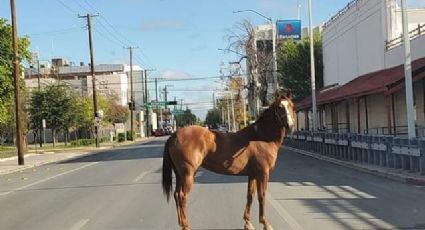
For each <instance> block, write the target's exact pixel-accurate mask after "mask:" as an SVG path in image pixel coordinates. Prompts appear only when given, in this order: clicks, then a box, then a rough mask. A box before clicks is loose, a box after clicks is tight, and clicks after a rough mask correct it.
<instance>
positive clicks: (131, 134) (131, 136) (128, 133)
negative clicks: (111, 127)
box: [127, 131, 136, 141]
mask: <svg viewBox="0 0 425 230" xmlns="http://www.w3.org/2000/svg"><path fill="white" fill-rule="evenodd" d="M135 136H136V132H134V131H133V132H131V131H127V140H128V141H133V140H134V138H133V137H135Z"/></svg>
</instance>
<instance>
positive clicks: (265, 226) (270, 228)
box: [263, 224, 273, 230]
mask: <svg viewBox="0 0 425 230" xmlns="http://www.w3.org/2000/svg"><path fill="white" fill-rule="evenodd" d="M263 229H264V230H273V227H272V226H271V225H270V224H268V225H264V228H263Z"/></svg>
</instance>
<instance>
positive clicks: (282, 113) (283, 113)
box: [274, 91, 295, 132]
mask: <svg viewBox="0 0 425 230" xmlns="http://www.w3.org/2000/svg"><path fill="white" fill-rule="evenodd" d="M291 97H292V93H291V91H289V92H288V93H287V94H286V95H285V94H281V93H279V92H277V93H276V95H275V101H274V107H275V109H276V115H277V116H278V118H277V119H279V122H280V123H281V124H282V125H283V126H285V127H286V128H287V129H288V131H289V132H293V131H294V128H295V116H294V114H295V113H294V110H295V105H294V103H293V102H292V100H291Z"/></svg>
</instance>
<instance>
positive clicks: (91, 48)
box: [78, 14, 100, 148]
mask: <svg viewBox="0 0 425 230" xmlns="http://www.w3.org/2000/svg"><path fill="white" fill-rule="evenodd" d="M97 16H99V14H96V15H92V14H87V15H85V16H81V15H78V17H79V18H87V28H88V34H89V47H90V71H91V76H92V85H93V112H94V119H95V120H94V122H95V125H94V132H95V136H96V148H98V147H99V143H100V139H99V126H100V117H99V112H98V109H97V96H96V76H95V72H94V54H93V41H92V33H91V30H92V26H91V18H92V17H97Z"/></svg>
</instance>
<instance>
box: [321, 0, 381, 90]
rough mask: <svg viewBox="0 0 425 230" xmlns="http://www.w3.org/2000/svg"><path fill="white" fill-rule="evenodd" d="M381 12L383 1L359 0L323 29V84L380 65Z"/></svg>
mask: <svg viewBox="0 0 425 230" xmlns="http://www.w3.org/2000/svg"><path fill="white" fill-rule="evenodd" d="M385 15H386V14H385V2H383V1H381V0H368V1H359V2H357V4H356V5H354V6H353V7H351V8H350V9H348V10H347V11H346V12H345V13H344V14H343V15H342V16H340V17H339V18H338V19H336V20H335V21H334V22H332V23H330V24H329V25H328V26H327V27H326V28H325V29H324V30H323V35H322V36H323V59H324V83H325V86H327V85H332V84H335V83H336V84H340V85H343V84H345V83H347V82H349V81H351V80H352V79H354V78H356V77H358V76H360V75H363V74H366V73H369V72H372V71H376V70H379V69H382V68H383V67H384V52H385V50H384V49H385V47H384V42H385V40H386V35H385V34H386V26H385V21H386V19H385V18H384V17H385Z"/></svg>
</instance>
